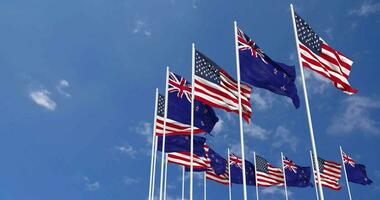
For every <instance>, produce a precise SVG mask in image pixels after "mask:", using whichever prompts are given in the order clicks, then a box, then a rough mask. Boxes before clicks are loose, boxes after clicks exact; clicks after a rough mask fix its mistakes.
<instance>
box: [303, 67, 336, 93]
mask: <svg viewBox="0 0 380 200" xmlns="http://www.w3.org/2000/svg"><path fill="white" fill-rule="evenodd" d="M304 74H305V79H306V80H307V85H308V86H309V87H308V88H311V92H312V93H313V94H323V93H324V92H325V91H326V89H327V88H328V87H329V86H331V82H330V80H329V79H327V78H325V77H323V76H321V75H319V74H318V73H315V72H313V71H311V70H309V69H305V70H304ZM298 80H299V82H300V84H302V83H301V78H299V79H298Z"/></svg>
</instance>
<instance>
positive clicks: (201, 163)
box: [168, 145, 211, 170]
mask: <svg viewBox="0 0 380 200" xmlns="http://www.w3.org/2000/svg"><path fill="white" fill-rule="evenodd" d="M203 148H204V150H205V156H204V157H201V156H197V155H196V154H193V168H194V169H196V170H197V169H198V170H202V169H207V170H208V169H210V168H211V164H210V159H209V158H208V151H209V147H208V145H204V147H203ZM190 159H191V156H190V152H175V153H168V162H170V163H174V164H178V165H183V166H185V167H187V168H190Z"/></svg>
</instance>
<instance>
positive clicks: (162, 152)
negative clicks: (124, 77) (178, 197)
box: [160, 67, 169, 200]
mask: <svg viewBox="0 0 380 200" xmlns="http://www.w3.org/2000/svg"><path fill="white" fill-rule="evenodd" d="M168 80H169V67H166V82H165V113H164V130H163V136H162V151H161V177H160V200H162V192H163V186H164V167H165V138H166V121H167V119H166V118H167V117H168V114H167V113H168Z"/></svg>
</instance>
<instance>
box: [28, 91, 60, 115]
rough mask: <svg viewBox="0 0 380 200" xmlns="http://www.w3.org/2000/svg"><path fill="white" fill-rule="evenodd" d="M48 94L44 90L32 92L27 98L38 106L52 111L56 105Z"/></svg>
mask: <svg viewBox="0 0 380 200" xmlns="http://www.w3.org/2000/svg"><path fill="white" fill-rule="evenodd" d="M49 95H50V92H49V91H48V90H46V89H37V90H32V91H31V92H30V93H29V97H30V98H31V99H32V100H33V101H34V102H35V103H36V104H37V105H39V106H41V107H44V108H46V109H47V110H50V111H54V110H55V108H56V107H57V104H56V103H55V102H54V101H53V100H52V99H51V98H50V96H49Z"/></svg>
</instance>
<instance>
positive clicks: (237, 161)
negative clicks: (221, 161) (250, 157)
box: [230, 153, 243, 169]
mask: <svg viewBox="0 0 380 200" xmlns="http://www.w3.org/2000/svg"><path fill="white" fill-rule="evenodd" d="M230 165H235V166H237V167H239V168H240V169H243V164H242V160H241V159H240V158H239V157H237V156H236V155H235V154H233V153H231V154H230Z"/></svg>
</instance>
